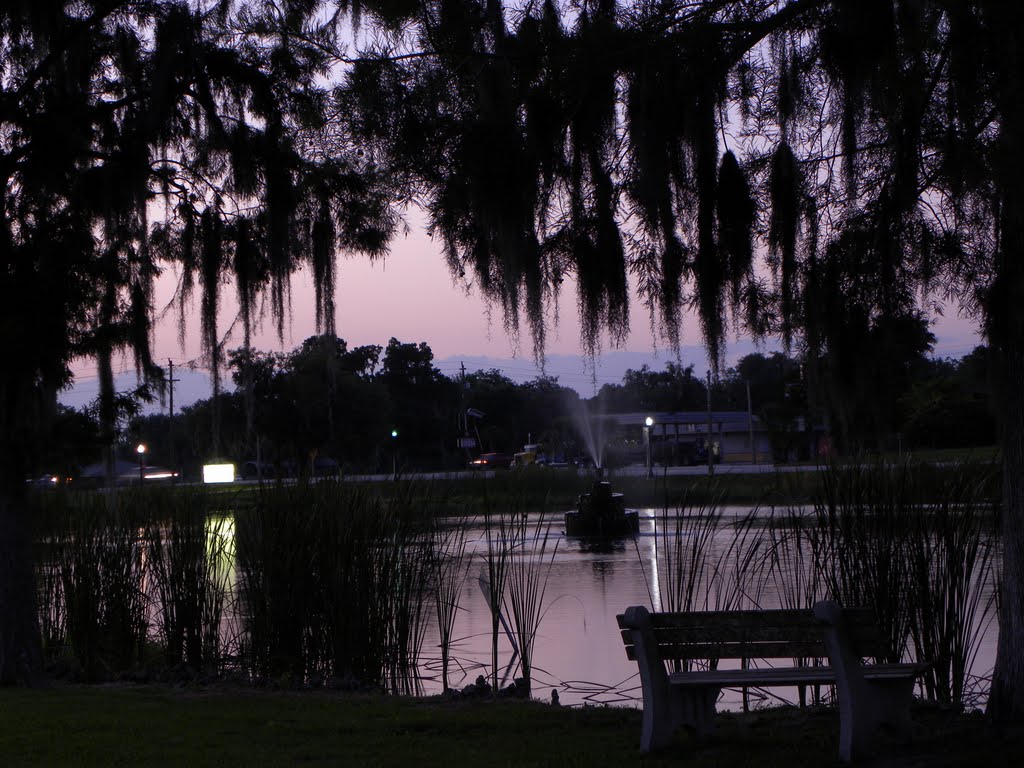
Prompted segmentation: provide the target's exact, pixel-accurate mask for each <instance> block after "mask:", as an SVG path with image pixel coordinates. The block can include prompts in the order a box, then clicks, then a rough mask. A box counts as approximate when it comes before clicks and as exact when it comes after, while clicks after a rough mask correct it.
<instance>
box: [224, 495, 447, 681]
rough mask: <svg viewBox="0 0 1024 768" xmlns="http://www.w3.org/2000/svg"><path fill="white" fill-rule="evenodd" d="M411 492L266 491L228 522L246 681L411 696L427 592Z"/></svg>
mask: <svg viewBox="0 0 1024 768" xmlns="http://www.w3.org/2000/svg"><path fill="white" fill-rule="evenodd" d="M418 494H419V491H413V490H412V486H408V485H404V484H399V485H398V486H396V489H394V490H393V492H389V494H388V495H383V494H372V493H369V492H368V491H367V490H366V489H364V488H360V487H349V486H346V485H345V484H342V483H338V482H319V483H316V484H315V485H310V484H298V485H294V486H268V487H267V488H265V489H264V490H263V491H261V493H260V494H259V495H258V496H257V497H256V499H255V503H254V504H253V505H252V506H251V507H250V508H249V509H245V510H240V511H239V512H238V513H237V514H236V530H237V536H238V538H237V541H238V573H239V581H240V584H239V587H240V598H241V599H240V605H241V606H242V610H243V623H244V629H245V632H244V633H243V638H244V639H243V643H242V646H241V655H242V658H243V663H244V664H245V665H246V667H247V668H248V669H249V670H250V671H251V672H252V673H253V674H255V675H257V676H260V677H270V678H282V677H284V678H286V679H288V680H289V681H290V682H291V683H292V684H299V683H303V684H305V683H309V682H310V681H326V680H327V679H328V678H333V679H334V680H335V681H336V683H337V684H342V685H348V686H373V687H386V688H389V689H391V690H395V691H400V692H415V680H416V666H417V663H418V659H419V653H420V648H421V646H422V642H423V637H424V633H425V628H426V620H425V616H426V611H425V605H426V604H428V600H429V597H430V584H431V572H430V568H429V563H430V559H431V558H430V546H431V545H430V536H429V528H428V527H427V525H426V522H425V517H424V512H423V510H422V508H421V507H420V505H419V504H418V503H415V502H414V499H415V498H416V497H417V495H418ZM428 495H429V492H428Z"/></svg>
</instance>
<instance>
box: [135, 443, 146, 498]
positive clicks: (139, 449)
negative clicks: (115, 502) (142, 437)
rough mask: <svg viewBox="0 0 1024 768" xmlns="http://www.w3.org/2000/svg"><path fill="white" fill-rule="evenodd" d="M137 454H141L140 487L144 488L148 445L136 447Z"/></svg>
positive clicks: (142, 444) (143, 444) (140, 444)
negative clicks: (143, 481)
mask: <svg viewBox="0 0 1024 768" xmlns="http://www.w3.org/2000/svg"><path fill="white" fill-rule="evenodd" d="M135 452H136V453H137V454H139V487H140V488H141V487H142V480H143V478H144V477H145V474H144V471H145V466H146V444H145V443H139V444H138V445H137V446H135Z"/></svg>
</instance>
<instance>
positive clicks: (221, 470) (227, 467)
mask: <svg viewBox="0 0 1024 768" xmlns="http://www.w3.org/2000/svg"><path fill="white" fill-rule="evenodd" d="M203 482H204V483H233V482H235V465H234V464H204V465H203Z"/></svg>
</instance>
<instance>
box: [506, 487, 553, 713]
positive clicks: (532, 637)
mask: <svg viewBox="0 0 1024 768" xmlns="http://www.w3.org/2000/svg"><path fill="white" fill-rule="evenodd" d="M551 525H552V522H551V520H550V519H549V520H548V521H547V522H545V521H544V507H541V509H540V511H539V512H538V513H537V514H536V517H535V519H534V520H531V519H530V516H529V515H528V514H526V513H525V512H524V513H522V514H520V515H516V516H514V517H513V518H512V526H511V532H512V546H511V555H510V557H509V560H508V588H507V591H506V595H505V598H506V599H505V601H504V605H505V606H506V613H507V614H509V615H511V617H512V626H513V627H514V632H515V636H516V640H517V641H518V646H519V658H520V662H521V666H522V672H523V674H522V683H523V686H524V687H525V689H526V690H525V694H526V695H529V692H530V689H531V685H532V675H533V651H534V646H535V645H536V642H537V632H538V631H539V629H540V625H541V621H542V619H543V618H544V610H545V603H544V596H545V594H546V592H547V585H548V577H549V576H550V575H551V566H552V564H553V563H554V559H555V554H556V553H557V551H558V540H557V539H555V540H554V544H553V545H551V542H552V536H551ZM549 545H551V546H549Z"/></svg>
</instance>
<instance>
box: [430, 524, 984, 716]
mask: <svg viewBox="0 0 1024 768" xmlns="http://www.w3.org/2000/svg"><path fill="white" fill-rule="evenodd" d="M748 512H749V509H744V508H730V509H728V510H726V513H725V519H729V518H739V517H742V516H743V515H745V514H747V513H748ZM656 514H657V511H656V510H640V516H641V524H640V534H639V536H637V538H636V540H635V541H634V540H633V539H629V538H627V539H622V540H619V541H615V542H603V543H601V544H600V545H596V546H595V545H594V544H593V543H588V542H586V541H585V540H581V539H577V538H567V537H565V536H564V534H563V532H562V529H563V526H562V523H561V513H559V514H558V515H552V516H549V517H545V518H544V521H543V522H541V523H540V526H541V527H542V528H544V527H546V526H547V525H548V524H549V523H550V524H551V527H550V536H551V540H549V542H548V547H549V550H550V548H551V546H552V544H553V543H554V540H556V539H557V550H556V553H555V557H554V560H553V561H552V564H551V569H550V574H549V576H548V581H547V587H546V593H545V599H544V604H545V606H546V610H545V613H544V617H543V619H542V621H541V624H540V629H539V632H538V637H537V641H536V646H535V649H534V656H533V658H534V662H533V663H534V672H533V692H532V695H533V697H534V698H538V699H548V698H549V697H550V692H551V690H552V689H553V688H557V689H558V692H559V697H560V700H561V702H562V703H563V704H569V705H578V704H582V703H587V702H591V703H612V704H625V705H634V706H636V705H638V704H639V699H640V695H641V694H640V682H639V676H638V674H637V667H636V663H635V662H632V661H629V660H628V659H627V658H626V653H625V650H624V648H623V644H622V640H621V637H620V634H619V629H618V625H617V623H616V619H615V617H616V614H619V613H622V612H623V611H624V610H625V608H626V607H628V606H630V605H638V604H643V605H647V606H651V605H655V606H658V605H659V604H660V599H659V595H658V580H657V577H656V575H655V572H656V569H655V565H656V563H657V561H658V557H657V548H658V546H663V542H659V541H658V537H656V536H655V533H654V525H655V519H654V517H655V515H656ZM732 539H733V532H732V531H731V530H727V529H723V530H720V531H719V532H718V533H717V534H716V535H715V537H714V539H713V540H712V543H711V547H712V550H713V551H721V550H723V549H725V548H726V547H728V545H729V543H730V542H731V541H732ZM486 550H487V540H486V535H485V531H484V529H483V526H482V525H478V526H474V527H472V528H470V529H469V531H468V532H467V548H466V553H467V556H472V557H474V558H476V559H477V560H478V561H479V562H480V566H482V565H483V564H484V554H485V553H486ZM715 557H717V555H715V556H713V558H712V559H715ZM546 562H547V561H546V560H545V564H546ZM480 566H476V565H474V566H472V567H470V569H469V575H468V578H467V581H466V584H465V585H464V588H463V593H462V598H461V602H460V606H459V607H460V611H459V615H458V618H457V619H456V624H455V632H454V637H455V638H457V641H456V642H455V644H454V647H453V649H452V656H453V658H454V659H455V661H454V662H453V663H452V665H451V668H450V670H449V684H450V686H451V687H452V688H463V687H465V686H467V685H470V684H472V683H474V682H475V681H476V679H477V677H478V676H479V675H483V676H484V677H485V678H487V679H488V680H490V659H491V651H490V648H491V645H490V644H491V619H490V613H489V609H488V607H487V604H486V602H485V600H484V597H483V593H482V591H481V589H480V587H479V584H478V581H477V576H478V573H479V571H480ZM544 567H546V565H545V566H544ZM713 600H714V598H712V604H711V606H710V607H711V608H713V607H714V604H713ZM779 605H780V598H779V594H778V590H777V588H776V586H775V585H774V584H773V583H772V582H771V581H770V580H769V581H768V582H767V583H766V584H765V585H764V589H763V591H762V592H761V594H760V596H759V597H758V605H757V606H756V607H761V608H774V607H779ZM748 607H755V606H753V605H749V606H748ZM436 638H437V630H436V625H435V620H434V619H433V618H432V620H431V622H430V626H428V628H427V634H426V641H425V644H424V648H423V653H422V657H421V658H422V662H421V665H420V666H421V672H422V674H423V675H424V679H423V688H424V692H425V693H428V694H429V693H436V692H439V691H440V690H441V676H440V666H441V665H440V651H439V649H438V648H437V645H436V643H437V640H436ZM995 643H996V630H995V626H994V623H993V626H992V628H991V629H990V631H988V632H987V633H986V635H985V638H984V640H983V642H982V646H981V649H980V651H979V656H978V660H977V663H976V664H975V672H976V673H979V674H982V675H987V674H989V673H990V670H991V668H992V666H993V663H994V660H995ZM498 647H499V667H501V666H502V665H506V664H509V663H512V666H511V667H510V668H507V669H503V670H502V671H501V673H499V679H500V680H501V679H503V683H502V685H503V686H504V685H507V684H508V683H509V682H511V681H512V680H513V679H514V678H515V677H517V676H519V675H521V671H520V670H519V668H518V662H517V660H515V659H513V652H512V647H511V644H510V643H509V641H508V639H507V638H506V637H505V636H504V633H502V634H501V636H500V637H499V646H498ZM772 693H773V694H778V696H779V697H780V698H781V699H782V700H792V699H793V698H795V690H794V691H787V690H782V691H778V692H775V691H773V692H772ZM740 706H741V699H740V696H739V694H738V693H729V692H727V693H725V694H724V695H723V699H722V701H720V703H719V708H720V709H721V708H738V707H740Z"/></svg>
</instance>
